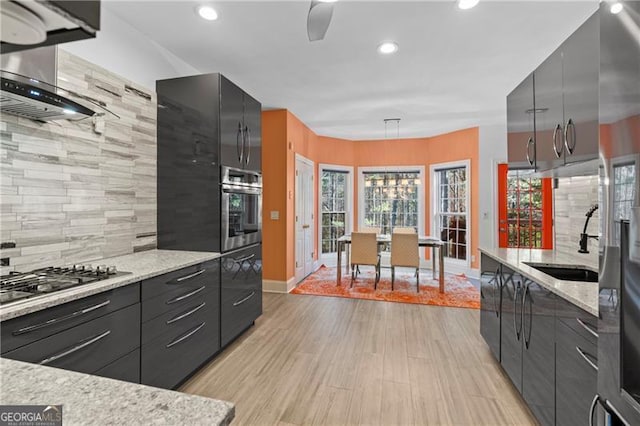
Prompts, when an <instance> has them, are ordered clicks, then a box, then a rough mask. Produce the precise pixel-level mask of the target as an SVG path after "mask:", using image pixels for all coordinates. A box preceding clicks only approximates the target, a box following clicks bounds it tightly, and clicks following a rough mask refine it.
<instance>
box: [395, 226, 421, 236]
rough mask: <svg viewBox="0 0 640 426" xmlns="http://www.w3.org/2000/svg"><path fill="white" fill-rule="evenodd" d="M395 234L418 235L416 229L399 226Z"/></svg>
mask: <svg viewBox="0 0 640 426" xmlns="http://www.w3.org/2000/svg"><path fill="white" fill-rule="evenodd" d="M393 233H395V234H415V233H416V228H413V227H403V226H398V227H395V228H393Z"/></svg>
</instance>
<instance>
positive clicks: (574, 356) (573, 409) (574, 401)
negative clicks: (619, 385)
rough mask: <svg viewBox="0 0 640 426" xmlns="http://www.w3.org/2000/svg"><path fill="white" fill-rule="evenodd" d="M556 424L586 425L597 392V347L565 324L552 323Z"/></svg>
mask: <svg viewBox="0 0 640 426" xmlns="http://www.w3.org/2000/svg"><path fill="white" fill-rule="evenodd" d="M556 335H557V339H556V424H558V425H563V426H565V425H566V426H573V425H575V426H584V425H588V424H589V408H590V406H591V402H592V400H593V397H594V395H596V393H597V391H598V369H597V366H598V359H597V354H598V347H597V339H596V340H595V342H596V343H594V342H593V341H590V340H589V339H586V338H584V337H583V336H580V335H579V334H578V333H576V331H575V330H574V329H572V328H570V327H569V326H568V325H567V324H566V323H565V322H562V321H557V323H556Z"/></svg>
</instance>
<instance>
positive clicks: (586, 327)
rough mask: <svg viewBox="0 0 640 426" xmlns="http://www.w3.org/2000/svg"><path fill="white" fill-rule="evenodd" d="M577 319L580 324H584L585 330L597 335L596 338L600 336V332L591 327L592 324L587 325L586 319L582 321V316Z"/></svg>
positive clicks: (594, 335)
mask: <svg viewBox="0 0 640 426" xmlns="http://www.w3.org/2000/svg"><path fill="white" fill-rule="evenodd" d="M576 321H578V324H580V325H581V326H582V328H584V329H585V330H587V331H588V332H589V333H591V335H592V336H593V337H595V338H596V339H597V338H598V333H597V332H596V331H595V330H594V329H593V328H591V326H589V325H587V324H586V323H585V322H584V321H582V320H581V319H580V318H576Z"/></svg>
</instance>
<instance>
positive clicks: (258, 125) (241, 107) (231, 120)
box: [220, 76, 262, 171]
mask: <svg viewBox="0 0 640 426" xmlns="http://www.w3.org/2000/svg"><path fill="white" fill-rule="evenodd" d="M261 114H262V106H261V105H260V102H258V101H256V100H255V99H254V98H252V97H251V96H250V95H249V94H247V93H245V92H244V91H243V90H242V89H240V88H239V87H238V86H236V85H235V84H234V83H232V82H231V81H230V80H228V79H227V78H225V77H224V76H220V161H221V163H222V165H224V166H229V167H235V168H239V169H247V170H254V171H261V170H262V164H261V161H262V160H261V151H262V134H261V133H262V118H261Z"/></svg>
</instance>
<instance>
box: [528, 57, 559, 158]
mask: <svg viewBox="0 0 640 426" xmlns="http://www.w3.org/2000/svg"><path fill="white" fill-rule="evenodd" d="M534 75H535V78H536V91H535V98H536V153H537V160H538V161H537V162H536V166H537V167H536V169H537V170H549V169H552V168H554V167H557V166H561V165H563V164H564V130H563V129H564V113H563V102H562V51H561V50H560V49H558V50H556V51H555V52H553V53H552V54H551V56H549V57H548V58H547V59H546V60H545V61H544V62H543V63H542V64H541V65H540V66H539V67H538V68H537V69H536V70H535V72H534Z"/></svg>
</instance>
